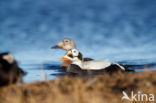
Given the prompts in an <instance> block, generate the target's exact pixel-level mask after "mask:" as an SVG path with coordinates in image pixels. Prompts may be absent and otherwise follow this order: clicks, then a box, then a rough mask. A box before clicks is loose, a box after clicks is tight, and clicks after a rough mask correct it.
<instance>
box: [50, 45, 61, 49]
mask: <svg viewBox="0 0 156 103" xmlns="http://www.w3.org/2000/svg"><path fill="white" fill-rule="evenodd" d="M60 48H61V47H60V46H58V45H55V46H52V47H51V49H60Z"/></svg>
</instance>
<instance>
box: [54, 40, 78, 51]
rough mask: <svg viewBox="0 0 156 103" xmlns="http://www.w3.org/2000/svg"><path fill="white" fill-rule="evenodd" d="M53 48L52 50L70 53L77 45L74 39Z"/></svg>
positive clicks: (63, 41)
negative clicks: (62, 50)
mask: <svg viewBox="0 0 156 103" xmlns="http://www.w3.org/2000/svg"><path fill="white" fill-rule="evenodd" d="M51 48H52V49H64V50H67V51H68V50H70V49H73V48H76V45H75V43H74V41H73V40H72V39H63V40H62V41H60V42H59V43H58V44H57V45H55V46H53V47H51Z"/></svg>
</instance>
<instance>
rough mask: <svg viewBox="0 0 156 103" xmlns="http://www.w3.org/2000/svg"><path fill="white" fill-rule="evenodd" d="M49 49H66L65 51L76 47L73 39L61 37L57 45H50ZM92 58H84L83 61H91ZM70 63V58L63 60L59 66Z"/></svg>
mask: <svg viewBox="0 0 156 103" xmlns="http://www.w3.org/2000/svg"><path fill="white" fill-rule="evenodd" d="M51 49H63V50H66V52H67V51H68V50H70V49H76V44H75V42H74V40H72V39H63V40H62V41H60V42H59V43H58V44H57V45H55V46H52V47H51ZM92 60H93V59H92V58H84V61H92ZM71 63H72V61H70V60H68V61H63V63H62V64H61V67H62V68H67V67H68V66H69V65H70V64H71Z"/></svg>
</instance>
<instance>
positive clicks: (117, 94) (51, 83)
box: [0, 70, 156, 103]
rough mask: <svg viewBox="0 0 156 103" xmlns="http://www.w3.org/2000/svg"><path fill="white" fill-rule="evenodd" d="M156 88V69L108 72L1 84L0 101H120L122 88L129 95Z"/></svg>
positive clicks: (98, 102)
mask: <svg viewBox="0 0 156 103" xmlns="http://www.w3.org/2000/svg"><path fill="white" fill-rule="evenodd" d="M155 90H156V71H148V70H146V71H143V72H135V73H121V72H116V73H114V74H112V75H109V74H107V73H105V74H104V75H99V76H95V77H92V78H84V77H80V76H75V77H74V76H60V77H58V78H57V79H55V80H48V81H43V82H39V81H37V82H32V83H24V84H19V85H18V84H17V85H10V86H6V87H1V88H0V103H73V102H74V103H121V98H122V96H123V94H122V92H123V91H125V92H126V93H128V95H130V93H131V91H133V92H135V93H137V92H138V91H141V92H143V93H146V94H150V93H152V94H154V95H155V96H156V91H155ZM155 102H156V100H155ZM122 103H132V101H128V100H123V101H122ZM152 103H154V102H152Z"/></svg>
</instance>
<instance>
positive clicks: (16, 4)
mask: <svg viewBox="0 0 156 103" xmlns="http://www.w3.org/2000/svg"><path fill="white" fill-rule="evenodd" d="M64 38H72V39H73V40H75V42H76V44H77V48H78V49H79V50H80V51H81V52H82V53H83V55H84V56H85V57H92V58H94V59H101V60H104V59H107V60H110V61H112V62H121V63H123V64H130V65H152V66H151V67H150V69H154V68H155V64H156V46H155V45H156V40H155V39H156V0H77V1H73V0H0V52H4V51H10V52H11V53H13V54H14V56H15V58H16V59H17V60H18V61H19V63H20V66H21V67H22V68H23V69H24V70H25V71H27V72H28V75H27V76H26V77H25V81H34V80H40V72H41V71H40V68H44V69H45V72H46V73H47V75H48V78H49V79H54V78H55V77H56V75H57V74H59V73H60V70H59V67H58V66H59V64H60V62H59V59H60V58H61V57H62V56H63V55H64V53H65V51H63V50H51V49H50V47H51V46H52V45H55V44H56V43H58V42H59V41H60V40H62V39H64Z"/></svg>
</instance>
